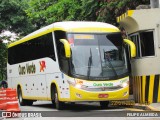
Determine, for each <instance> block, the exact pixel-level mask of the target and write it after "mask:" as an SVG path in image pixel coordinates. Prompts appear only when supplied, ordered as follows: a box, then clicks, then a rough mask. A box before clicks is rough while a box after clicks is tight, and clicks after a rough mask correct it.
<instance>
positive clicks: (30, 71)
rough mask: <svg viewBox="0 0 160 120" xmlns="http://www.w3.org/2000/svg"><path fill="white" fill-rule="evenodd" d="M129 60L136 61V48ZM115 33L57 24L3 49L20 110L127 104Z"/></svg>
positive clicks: (108, 28) (94, 25)
mask: <svg viewBox="0 0 160 120" xmlns="http://www.w3.org/2000/svg"><path fill="white" fill-rule="evenodd" d="M124 41H125V42H126V43H128V44H129V45H130V47H131V56H132V57H134V56H135V46H134V44H133V43H132V42H131V41H129V40H124ZM123 44H124V42H123V39H122V36H121V33H120V31H119V29H118V28H116V27H114V26H112V25H110V24H107V23H100V22H72V21H68V22H57V23H53V24H51V25H49V26H46V27H44V28H42V29H40V30H37V31H35V32H33V33H31V34H29V35H27V36H26V37H24V38H22V39H21V40H18V41H16V42H14V43H11V44H10V45H9V46H8V64H7V69H8V70H7V73H8V85H9V87H11V88H16V89H17V93H18V98H19V102H20V105H32V104H33V102H34V101H36V100H50V101H52V103H53V104H55V106H56V108H57V109H63V104H64V103H65V102H80V101H99V102H100V105H101V106H102V107H107V105H108V103H109V102H108V101H109V100H122V99H128V96H129V85H128V83H129V75H128V67H127V58H126V52H125V50H124V46H123Z"/></svg>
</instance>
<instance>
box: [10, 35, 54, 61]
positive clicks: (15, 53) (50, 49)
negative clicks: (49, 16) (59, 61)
mask: <svg viewBox="0 0 160 120" xmlns="http://www.w3.org/2000/svg"><path fill="white" fill-rule="evenodd" d="M43 57H50V58H52V59H53V60H54V61H55V60H56V58H55V53H54V45H53V39H52V33H49V34H47V35H43V36H40V37H38V38H35V39H33V40H30V41H27V42H24V43H22V44H19V45H16V46H13V47H11V48H9V49H8V63H9V64H16V63H21V62H26V61H30V60H36V59H40V58H43Z"/></svg>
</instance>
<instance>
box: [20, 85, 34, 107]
mask: <svg viewBox="0 0 160 120" xmlns="http://www.w3.org/2000/svg"><path fill="white" fill-rule="evenodd" d="M18 100H19V103H20V105H21V106H25V105H29V106H31V105H32V104H33V101H32V100H25V99H23V97H22V90H21V88H18Z"/></svg>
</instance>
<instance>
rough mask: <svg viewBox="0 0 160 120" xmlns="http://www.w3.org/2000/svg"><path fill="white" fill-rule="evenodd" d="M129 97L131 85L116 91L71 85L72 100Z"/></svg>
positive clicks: (121, 98)
mask: <svg viewBox="0 0 160 120" xmlns="http://www.w3.org/2000/svg"><path fill="white" fill-rule="evenodd" d="M128 98H129V86H127V87H125V88H122V89H119V90H116V91H85V90H82V89H77V88H75V87H73V86H70V101H108V100H124V99H128Z"/></svg>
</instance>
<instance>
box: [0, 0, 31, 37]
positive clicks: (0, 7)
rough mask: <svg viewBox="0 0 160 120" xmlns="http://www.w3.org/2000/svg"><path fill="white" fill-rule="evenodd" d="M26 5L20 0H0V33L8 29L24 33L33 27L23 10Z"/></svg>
mask: <svg viewBox="0 0 160 120" xmlns="http://www.w3.org/2000/svg"><path fill="white" fill-rule="evenodd" d="M26 5H27V4H26V3H24V2H22V0H1V2H0V33H1V32H2V31H3V30H10V31H14V32H15V33H19V34H22V35H25V34H28V33H29V32H31V31H32V30H33V28H34V27H33V25H32V24H31V23H30V21H29V20H28V19H27V15H26V13H25V11H24V9H25V7H24V6H26Z"/></svg>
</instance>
